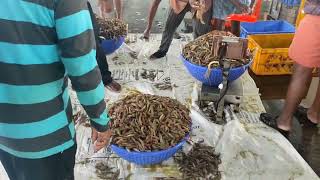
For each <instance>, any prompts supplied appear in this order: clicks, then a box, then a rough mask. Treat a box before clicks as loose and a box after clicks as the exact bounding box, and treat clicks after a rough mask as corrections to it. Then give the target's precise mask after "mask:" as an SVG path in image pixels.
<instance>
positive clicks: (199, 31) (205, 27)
mask: <svg viewBox="0 0 320 180" xmlns="http://www.w3.org/2000/svg"><path fill="white" fill-rule="evenodd" d="M211 18H212V8H210V10H208V11H207V12H205V13H204V14H203V21H204V23H205V24H202V23H201V22H200V20H199V19H197V18H193V20H192V25H193V37H194V39H196V38H197V37H199V36H202V35H204V34H207V33H208V32H210V31H212V29H213V27H212V25H211Z"/></svg>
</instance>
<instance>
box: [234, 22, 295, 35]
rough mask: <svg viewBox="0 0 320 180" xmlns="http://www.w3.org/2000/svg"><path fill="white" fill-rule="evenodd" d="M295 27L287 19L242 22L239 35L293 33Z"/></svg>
mask: <svg viewBox="0 0 320 180" xmlns="http://www.w3.org/2000/svg"><path fill="white" fill-rule="evenodd" d="M294 32H295V27H294V26H293V25H292V24H290V23H288V22H287V21H282V20H279V21H258V22H255V23H248V22H242V23H241V34H240V37H242V38H247V36H248V35H251V34H253V35H255V34H285V33H294Z"/></svg>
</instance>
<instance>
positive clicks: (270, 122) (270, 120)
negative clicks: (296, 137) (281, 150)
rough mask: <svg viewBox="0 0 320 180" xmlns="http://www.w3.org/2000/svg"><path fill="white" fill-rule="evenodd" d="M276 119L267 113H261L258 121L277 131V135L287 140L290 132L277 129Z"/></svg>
mask: <svg viewBox="0 0 320 180" xmlns="http://www.w3.org/2000/svg"><path fill="white" fill-rule="evenodd" d="M277 119H278V117H275V116H273V115H271V114H268V113H261V114H260V121H262V122H263V123H264V124H266V125H267V126H269V127H271V128H273V129H275V130H277V131H278V132H279V133H281V134H282V135H283V136H284V137H285V138H287V139H288V138H289V134H290V131H286V130H283V129H280V128H278V124H277Z"/></svg>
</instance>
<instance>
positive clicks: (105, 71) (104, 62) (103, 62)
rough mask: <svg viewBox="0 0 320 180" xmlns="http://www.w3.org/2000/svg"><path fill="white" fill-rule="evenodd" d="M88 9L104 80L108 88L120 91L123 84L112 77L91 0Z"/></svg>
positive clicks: (98, 61) (97, 57)
mask: <svg viewBox="0 0 320 180" xmlns="http://www.w3.org/2000/svg"><path fill="white" fill-rule="evenodd" d="M88 10H89V12H90V16H91V21H92V26H93V30H94V36H95V40H96V51H97V54H96V59H97V63H98V66H99V69H100V72H101V76H102V82H103V84H104V86H105V87H106V88H107V89H109V90H111V91H113V92H119V91H121V85H120V84H119V83H117V82H116V81H114V80H113V79H112V77H111V72H110V71H109V66H108V61H107V57H106V55H105V54H104V52H103V49H102V47H101V45H100V38H99V33H100V26H99V24H98V23H97V19H96V17H95V14H94V13H93V10H92V7H91V4H90V3H89V1H88Z"/></svg>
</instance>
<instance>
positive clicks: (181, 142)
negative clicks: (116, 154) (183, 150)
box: [110, 134, 190, 155]
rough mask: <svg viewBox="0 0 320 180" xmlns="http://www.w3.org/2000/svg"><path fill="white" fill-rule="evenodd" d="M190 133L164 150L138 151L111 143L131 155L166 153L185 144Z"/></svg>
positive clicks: (113, 146) (112, 146)
mask: <svg viewBox="0 0 320 180" xmlns="http://www.w3.org/2000/svg"><path fill="white" fill-rule="evenodd" d="M189 137H190V135H189V134H188V135H187V136H185V137H184V138H183V139H182V140H181V141H179V143H177V144H176V145H174V146H172V147H170V148H168V149H164V150H160V151H151V152H146V151H141V152H137V151H127V150H126V149H125V148H122V147H119V146H118V145H116V144H111V145H110V146H111V148H116V149H117V150H120V151H125V152H126V153H127V154H131V155H157V154H159V153H166V152H169V151H170V150H173V149H176V148H179V147H181V146H183V145H184V144H185V143H186V142H187V140H188V139H189Z"/></svg>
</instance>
